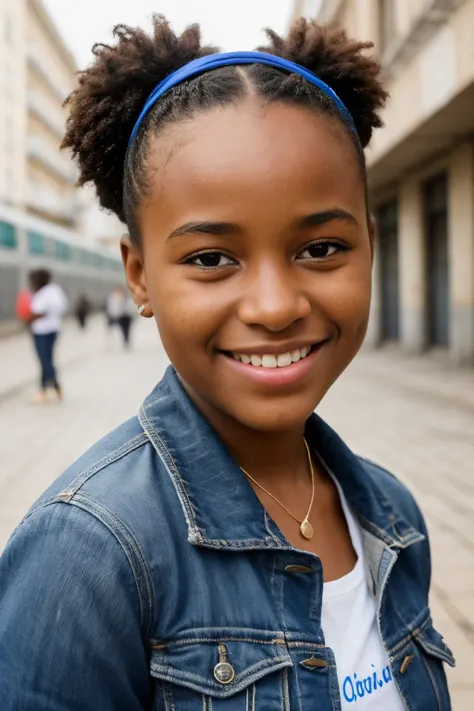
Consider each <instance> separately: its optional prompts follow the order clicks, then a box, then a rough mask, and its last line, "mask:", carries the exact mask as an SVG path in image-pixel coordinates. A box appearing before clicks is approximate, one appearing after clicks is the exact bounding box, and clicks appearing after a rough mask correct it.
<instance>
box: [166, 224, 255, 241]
mask: <svg viewBox="0 0 474 711" xmlns="http://www.w3.org/2000/svg"><path fill="white" fill-rule="evenodd" d="M240 232H242V230H241V229H240V227H239V226H238V225H236V224H234V223H233V222H186V224H184V225H181V227H177V228H176V229H175V230H173V232H171V234H170V235H169V236H168V237H167V240H166V241H167V242H168V241H169V240H171V239H175V238H176V237H183V236H190V235H229V234H238V233H240Z"/></svg>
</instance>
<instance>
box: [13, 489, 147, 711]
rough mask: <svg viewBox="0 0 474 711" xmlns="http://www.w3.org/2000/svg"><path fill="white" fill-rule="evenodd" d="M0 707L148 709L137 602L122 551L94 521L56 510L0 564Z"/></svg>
mask: <svg viewBox="0 0 474 711" xmlns="http://www.w3.org/2000/svg"><path fill="white" fill-rule="evenodd" d="M0 650H1V652H0V709H4V710H5V711H7V710H8V711H122V709H123V711H142V710H143V709H144V708H146V706H147V705H148V700H149V694H150V689H149V674H148V664H147V652H146V649H145V644H144V642H143V639H142V633H141V619H140V600H139V594H138V590H137V583H136V581H135V578H134V575H133V572H132V569H131V567H130V563H129V561H128V559H127V556H126V553H125V550H124V548H123V547H122V545H121V543H120V542H119V541H118V540H117V538H116V537H115V536H114V535H113V533H112V532H111V531H110V530H109V528H108V527H107V526H105V525H104V524H103V523H102V522H101V521H100V520H99V519H98V518H96V517H95V516H94V515H92V514H90V513H88V512H87V511H84V510H82V509H81V508H78V507H77V506H76V505H71V504H66V503H60V502H56V503H53V504H49V505H47V506H44V507H42V508H40V509H38V510H36V511H35V512H33V513H32V514H31V515H30V516H29V517H28V518H27V519H26V520H25V521H24V522H23V523H22V524H21V525H20V526H19V527H18V529H17V530H16V531H15V533H14V535H13V537H12V538H11V539H10V541H9V543H8V545H7V547H6V549H5V551H4V553H3V555H2V558H1V559H0Z"/></svg>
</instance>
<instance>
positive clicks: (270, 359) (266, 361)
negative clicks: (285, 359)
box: [262, 355, 278, 368]
mask: <svg viewBox="0 0 474 711" xmlns="http://www.w3.org/2000/svg"><path fill="white" fill-rule="evenodd" d="M277 365H278V363H277V359H276V358H275V356H274V355H264V356H262V366H263V367H264V368H276V367H277Z"/></svg>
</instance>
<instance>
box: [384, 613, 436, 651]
mask: <svg viewBox="0 0 474 711" xmlns="http://www.w3.org/2000/svg"><path fill="white" fill-rule="evenodd" d="M430 619H431V617H430V616H429V615H428V617H427V618H426V619H425V620H424V621H423V622H422V623H421V624H419V625H418V626H417V627H416V628H415V629H414V630H411V629H410V625H407V626H408V629H409V630H410V632H409V634H408V635H407V636H406V637H404V638H403V639H402V640H401V642H399V643H398V644H396V645H395V646H394V647H392V648H391V649H389V651H388V653H389V656H391V655H394V654H396V653H397V652H399V651H400V650H401V649H403V647H405V646H406V645H407V644H408V643H409V642H411V641H412V640H414V639H415V637H417V636H418V635H419V634H420V632H422V631H423V630H424V628H425V627H426V626H427V624H428V623H429V621H430Z"/></svg>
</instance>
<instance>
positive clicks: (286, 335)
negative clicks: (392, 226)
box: [123, 101, 372, 431]
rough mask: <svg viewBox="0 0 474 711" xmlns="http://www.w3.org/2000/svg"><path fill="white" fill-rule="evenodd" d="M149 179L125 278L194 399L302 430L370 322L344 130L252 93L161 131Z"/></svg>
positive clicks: (260, 424)
mask: <svg viewBox="0 0 474 711" xmlns="http://www.w3.org/2000/svg"><path fill="white" fill-rule="evenodd" d="M149 176H150V178H151V185H150V193H149V197H148V198H147V200H146V201H145V203H144V204H143V205H141V207H140V209H139V212H138V221H139V224H140V226H141V232H142V248H141V250H138V249H136V248H134V247H131V246H126V245H125V246H124V249H123V251H124V259H125V263H126V270H127V276H128V281H129V285H130V288H131V290H132V292H133V294H134V298H135V301H136V303H137V304H141V303H144V304H147V312H148V313H149V314H151V313H153V314H154V317H155V319H156V322H157V324H158V328H159V331H160V335H161V338H162V341H163V345H164V348H165V350H166V352H167V354H168V356H169V358H170V360H171V362H172V363H173V365H174V367H175V368H176V370H177V372H178V373H179V375H180V377H181V379H182V381H183V384H184V386H185V388H186V390H187V391H188V393H189V395H190V396H191V398H192V399H193V400H194V401H195V402H196V404H197V405H198V407H200V409H201V410H202V411H203V412H204V413H205V414H206V415H207V416H208V417H209V419H210V420H211V421H215V418H216V417H222V415H225V416H228V417H230V418H231V420H232V421H234V422H235V421H236V422H238V423H239V424H241V425H244V426H245V427H247V428H251V429H253V430H259V431H283V430H288V429H292V428H299V427H301V426H302V425H303V424H304V422H305V421H306V419H307V418H308V416H309V415H310V414H311V412H312V411H313V410H314V409H315V407H316V406H317V405H318V403H319V402H320V401H321V399H322V398H323V396H324V395H325V393H326V392H327V390H328V389H329V388H330V386H331V385H332V384H333V383H334V381H335V380H336V378H337V377H338V376H339V375H340V374H341V373H342V371H343V370H344V369H345V368H346V366H347V365H348V364H349V363H350V361H351V360H352V358H353V357H354V356H355V354H356V353H357V351H358V350H359V348H360V346H361V344H362V341H363V338H364V335H365V332H366V327H367V321H368V316H369V303H370V288H371V262H372V234H371V227H370V226H368V225H367V217H366V205H365V195H364V185H363V181H362V179H361V174H360V168H359V167H358V165H357V159H356V156H355V151H354V148H353V147H352V146H351V145H350V140H349V138H348V137H347V136H346V135H345V134H344V132H343V130H342V129H341V128H339V127H338V126H337V125H334V123H333V122H330V121H328V119H327V118H326V117H324V116H318V115H316V114H315V113H314V112H312V111H310V110H309V109H305V108H300V107H297V106H292V105H278V104H271V105H269V106H262V105H260V104H259V103H257V102H252V101H248V102H247V103H245V104H243V105H240V106H238V107H235V106H231V107H228V108H222V109H214V110H212V111H209V112H207V113H203V114H200V115H198V116H197V117H195V118H193V119H192V120H190V121H189V122H187V123H185V124H184V125H180V126H176V127H171V128H168V129H166V130H165V131H164V132H163V134H162V135H161V136H159V137H157V138H156V139H155V140H154V141H153V143H152V145H151V148H150V166H149ZM310 349H311V350H310ZM307 352H309V355H306V356H305V354H306V353H307ZM242 354H243V357H242V358H241V360H236V357H237V356H239V357H241V356H242ZM288 354H289V355H288ZM262 358H263V365H260V366H259V365H258V363H259V362H261V360H262ZM298 358H299V361H298ZM249 359H251V363H249ZM290 360H291V361H292V364H291V365H288V363H289V362H290ZM242 361H243V362H242ZM293 361H295V362H294V363H293ZM252 363H254V364H255V365H252ZM276 363H278V364H279V365H281V367H279V365H277V367H269V368H267V367H263V366H265V365H270V366H275V364H276Z"/></svg>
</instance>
